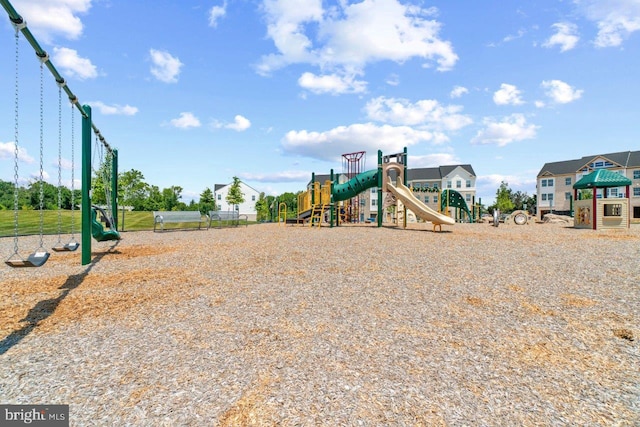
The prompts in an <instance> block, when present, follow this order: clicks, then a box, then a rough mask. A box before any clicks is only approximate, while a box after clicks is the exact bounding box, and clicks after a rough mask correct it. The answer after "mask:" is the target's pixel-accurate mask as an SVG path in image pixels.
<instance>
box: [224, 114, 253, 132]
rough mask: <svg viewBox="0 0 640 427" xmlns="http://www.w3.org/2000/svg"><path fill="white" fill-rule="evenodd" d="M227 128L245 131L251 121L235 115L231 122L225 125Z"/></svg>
mask: <svg viewBox="0 0 640 427" xmlns="http://www.w3.org/2000/svg"><path fill="white" fill-rule="evenodd" d="M225 127H226V128H227V129H233V130H235V131H238V132H242V131H245V130H247V129H249V128H250V127H251V122H250V121H249V119H247V118H246V117H243V116H241V115H239V114H238V115H237V116H235V117H234V121H233V123H229V124H228V125H226V126H225Z"/></svg>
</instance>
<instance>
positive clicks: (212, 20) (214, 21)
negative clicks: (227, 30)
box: [209, 2, 227, 28]
mask: <svg viewBox="0 0 640 427" xmlns="http://www.w3.org/2000/svg"><path fill="white" fill-rule="evenodd" d="M226 14H227V2H224V3H223V4H222V6H213V7H212V8H211V9H209V26H210V27H213V28H215V27H217V26H218V20H219V19H220V18H222V17H223V16H225V15H226Z"/></svg>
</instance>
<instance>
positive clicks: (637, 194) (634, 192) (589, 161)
mask: <svg viewBox="0 0 640 427" xmlns="http://www.w3.org/2000/svg"><path fill="white" fill-rule="evenodd" d="M597 169H607V170H611V171H614V172H617V173H619V174H621V175H623V176H625V177H627V178H629V179H630V180H631V181H632V185H631V188H630V190H629V193H630V194H629V210H630V218H631V222H632V223H640V151H621V152H618V153H608V154H597V155H591V156H584V157H582V158H580V159H575V160H565V161H561V162H551V163H545V165H544V166H543V167H542V169H540V172H539V173H538V176H537V185H536V195H537V200H538V210H537V217H538V219H542V217H543V216H544V215H546V214H547V213H551V212H552V213H557V214H562V215H569V214H570V213H571V208H572V199H573V184H575V183H576V181H578V180H579V179H580V178H582V176H583V175H586V174H588V173H590V172H593V171H594V170H597ZM625 190H626V189H625V187H613V188H607V189H606V190H605V189H599V190H598V192H597V196H596V197H597V198H601V197H626V196H627V195H626V194H625ZM604 191H606V194H605V193H604Z"/></svg>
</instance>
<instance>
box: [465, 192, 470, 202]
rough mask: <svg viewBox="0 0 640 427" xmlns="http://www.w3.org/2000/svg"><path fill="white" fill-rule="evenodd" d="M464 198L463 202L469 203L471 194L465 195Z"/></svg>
mask: <svg viewBox="0 0 640 427" xmlns="http://www.w3.org/2000/svg"><path fill="white" fill-rule="evenodd" d="M464 198H465V200H466V201H467V202H471V194H467V195H465V197H464Z"/></svg>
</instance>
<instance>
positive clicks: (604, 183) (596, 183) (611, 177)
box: [573, 169, 631, 190]
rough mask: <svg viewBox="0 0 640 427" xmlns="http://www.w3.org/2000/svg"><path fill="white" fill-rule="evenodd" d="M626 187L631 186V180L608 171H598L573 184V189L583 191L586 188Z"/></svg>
mask: <svg viewBox="0 0 640 427" xmlns="http://www.w3.org/2000/svg"><path fill="white" fill-rule="evenodd" d="M625 185H631V180H630V179H629V178H627V177H626V176H624V175H621V174H619V173H618V172H612V171H610V170H607V169H598V170H596V171H593V172H591V173H590V174H587V175H585V176H583V177H582V178H580V179H579V180H578V181H577V182H576V183H575V184H573V188H575V189H576V190H582V189H584V188H606V187H623V186H625Z"/></svg>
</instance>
